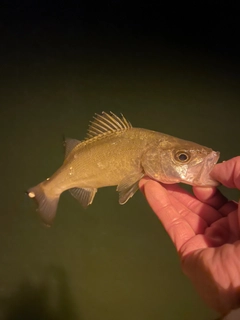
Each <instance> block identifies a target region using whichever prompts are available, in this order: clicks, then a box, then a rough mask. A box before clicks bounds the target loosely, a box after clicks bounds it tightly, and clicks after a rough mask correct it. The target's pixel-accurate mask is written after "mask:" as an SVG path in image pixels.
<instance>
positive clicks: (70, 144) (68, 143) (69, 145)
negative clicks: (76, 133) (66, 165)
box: [63, 138, 81, 159]
mask: <svg viewBox="0 0 240 320" xmlns="http://www.w3.org/2000/svg"><path fill="white" fill-rule="evenodd" d="M79 143H81V141H79V140H76V139H70V138H64V141H63V146H64V147H65V159H66V158H67V156H68V155H69V153H70V152H71V151H72V150H73V149H74V148H75V147H76V146H77V145H78V144H79Z"/></svg>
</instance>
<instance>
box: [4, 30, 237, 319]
mask: <svg viewBox="0 0 240 320" xmlns="http://www.w3.org/2000/svg"><path fill="white" fill-rule="evenodd" d="M35 32H36V33H34V32H33V31H32V33H30V35H29V36H27V35H26V34H25V35H24V36H20V37H16V35H15V34H13V33H11V32H9V34H7V35H6V36H5V40H6V44H7V46H5V53H4V58H3V60H2V63H1V69H2V71H1V78H2V83H1V89H0V90H1V93H0V105H1V118H0V122H1V123H0V133H1V150H2V152H1V155H2V156H1V182H2V183H1V193H0V194H1V202H0V213H1V215H0V266H1V267H0V305H1V307H2V309H1V310H2V312H3V313H4V314H5V315H7V316H6V319H27V318H29V319H68V320H77V319H78V320H85V319H87V320H101V319H104V320H112V319H115V320H118V319H119V320H120V319H125V320H135V319H136V320H145V319H151V320H157V319H185V320H190V319H195V320H198V319H199V320H200V319H201V320H202V319H213V318H214V316H216V314H215V313H214V312H213V311H211V310H210V309H208V308H207V307H206V306H205V304H204V303H203V302H202V301H201V300H200V298H199V297H198V295H197V294H196V292H195V290H194V289H193V288H192V286H191V284H190V282H189V281H188V279H187V278H186V277H185V276H184V275H183V274H182V273H181V270H180V265H179V261H178V257H177V254H176V252H175V249H174V247H173V245H172V244H171V242H170V240H169V238H168V236H167V235H166V233H165V231H164V229H163V227H162V226H161V224H160V222H159V221H158V219H157V218H156V217H155V215H154V214H153V212H152V211H151V209H150V208H149V207H148V205H147V203H146V201H145V199H144V197H143V195H142V194H141V193H140V192H138V193H137V194H136V195H135V196H134V197H133V198H132V199H131V200H130V201H129V202H128V203H127V204H126V205H124V206H120V205H119V204H118V195H117V193H116V192H115V190H114V188H105V189H101V190H99V191H98V193H97V195H96V197H95V200H94V203H93V204H92V205H91V206H89V207H88V208H87V209H86V210H84V209H83V208H82V207H81V206H80V205H79V204H78V202H77V201H76V200H74V199H73V198H72V197H71V196H70V195H69V194H68V193H65V194H63V195H62V197H61V200H60V202H59V207H58V212H57V217H56V220H55V223H54V225H53V227H51V228H45V227H44V226H42V225H41V223H40V221H39V218H38V216H37V214H36V213H35V206H34V203H33V202H32V201H30V200H29V199H28V198H26V196H25V195H24V191H25V190H26V189H27V188H29V187H31V186H33V185H35V184H37V183H39V182H40V181H42V180H44V179H45V178H46V177H48V176H49V175H51V174H52V173H53V172H54V171H55V170H56V169H57V168H58V167H59V166H60V165H61V163H62V161H63V150H62V134H65V135H66V136H67V137H72V138H76V139H83V138H84V137H85V133H86V130H87V126H88V122H89V120H90V119H91V117H92V115H93V114H94V113H95V112H101V111H102V110H105V111H109V110H111V111H113V112H115V113H117V114H119V113H120V112H121V113H123V114H124V115H125V117H126V118H127V119H129V120H130V121H131V122H132V124H133V125H134V126H137V127H143V128H148V129H152V130H157V131H161V132H165V133H168V134H171V135H175V136H177V137H180V138H184V139H188V140H192V141H195V142H197V143H200V144H203V145H206V146H209V147H212V148H213V149H214V150H219V151H220V152H221V160H226V159H229V158H231V157H233V156H237V155H239V154H240V149H239V121H240V107H239V102H240V91H239V85H240V78H239V74H238V72H237V71H236V68H235V64H234V62H231V61H229V60H225V59H224V58H222V57H218V56H215V55H214V54H209V55H206V54H205V55H204V54H200V53H197V51H194V50H193V51H191V52H188V50H186V49H184V48H183V47H181V48H178V47H174V46H171V47H168V46H166V45H165V44H161V43H160V44H159V45H158V46H154V45H153V44H152V43H149V42H148V41H147V40H146V39H145V40H146V41H145V42H144V43H141V41H137V40H136V39H135V40H136V41H135V43H132V42H131V41H130V40H129V39H127V42H126V43H127V45H125V46H122V43H121V41H120V43H117V42H114V45H111V40H112V38H111V37H109V38H108V39H107V41H106V39H105V40H104V42H103V40H102V39H101V38H100V39H99V38H97V37H96V38H92V37H90V36H89V37H87V36H86V35H85V36H81V35H80V36H79V38H78V39H77V40H76V39H75V38H74V39H72V38H70V39H69V34H68V36H66V35H65V36H61V37H60V36H59V38H58V37H57V35H56V34H55V33H53V34H48V35H47V36H43V35H42V34H41V33H39V34H40V35H39V34H38V32H37V31H35ZM70 34H71V33H70ZM75 37H76V38H77V36H76V35H75ZM123 41H124V39H122V42H123ZM76 42H77V46H76V47H75V46H74V43H76ZM92 42H93V43H92ZM81 44H82V46H81ZM6 48H7V49H6ZM223 192H224V193H225V194H226V195H227V196H229V197H231V198H233V199H237V198H238V197H239V192H237V191H234V190H226V189H223Z"/></svg>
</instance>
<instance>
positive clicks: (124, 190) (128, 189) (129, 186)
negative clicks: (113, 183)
mask: <svg viewBox="0 0 240 320" xmlns="http://www.w3.org/2000/svg"><path fill="white" fill-rule="evenodd" d="M143 176H144V174H143V173H142V172H141V173H137V174H136V173H135V174H132V175H130V176H127V177H126V178H124V179H123V180H122V181H121V182H120V183H119V185H118V187H117V191H118V192H119V203H120V204H124V203H126V202H127V201H128V200H129V199H130V198H131V197H132V196H133V195H134V193H135V192H136V191H137V190H138V182H139V180H140V179H141V178H142V177H143Z"/></svg>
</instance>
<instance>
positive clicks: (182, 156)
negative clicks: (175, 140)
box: [175, 151, 190, 163]
mask: <svg viewBox="0 0 240 320" xmlns="http://www.w3.org/2000/svg"><path fill="white" fill-rule="evenodd" d="M175 159H176V160H177V161H180V162H184V163H185V162H188V160H189V159H190V156H189V154H188V153H186V152H184V151H178V152H177V153H176V155H175Z"/></svg>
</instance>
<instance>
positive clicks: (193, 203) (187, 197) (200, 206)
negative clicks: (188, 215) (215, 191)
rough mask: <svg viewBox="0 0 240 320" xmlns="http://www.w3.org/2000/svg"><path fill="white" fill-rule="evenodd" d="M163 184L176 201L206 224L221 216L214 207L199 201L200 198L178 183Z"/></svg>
mask: <svg viewBox="0 0 240 320" xmlns="http://www.w3.org/2000/svg"><path fill="white" fill-rule="evenodd" d="M163 186H164V188H165V189H166V190H168V192H169V193H170V194H171V195H172V196H173V197H174V198H175V199H176V200H177V201H179V202H180V203H182V204H183V205H184V206H185V207H187V208H188V209H189V210H190V211H191V212H192V213H193V214H196V215H197V216H199V217H200V218H201V219H203V220H204V221H205V222H206V224H207V225H211V224H212V223H213V222H214V221H216V220H218V219H219V218H221V217H222V216H221V215H220V214H219V212H218V211H217V210H215V208H213V207H211V206H210V205H207V204H206V203H204V201H201V199H196V197H194V195H192V194H191V193H189V192H188V191H187V190H185V189H183V188H181V187H180V186H179V185H178V184H172V185H170V184H169V185H168V184H164V185H163ZM198 189H201V190H203V192H204V189H210V188H200V187H199V188H198ZM198 200H200V201H198Z"/></svg>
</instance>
